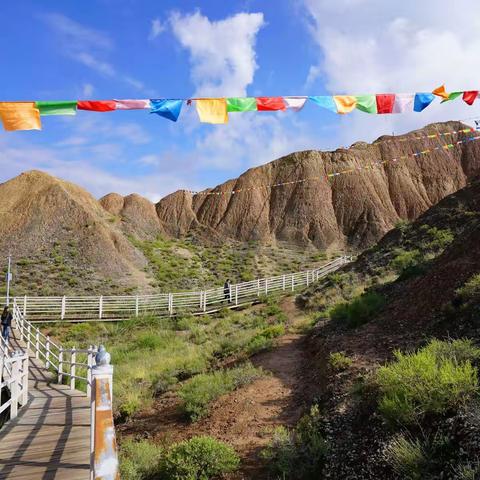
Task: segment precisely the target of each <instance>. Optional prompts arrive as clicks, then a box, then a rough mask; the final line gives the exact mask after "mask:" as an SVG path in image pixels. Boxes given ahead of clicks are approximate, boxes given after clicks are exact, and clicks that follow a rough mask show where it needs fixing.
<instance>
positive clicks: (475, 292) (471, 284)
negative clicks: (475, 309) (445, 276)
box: [456, 273, 480, 302]
mask: <svg viewBox="0 0 480 480" xmlns="http://www.w3.org/2000/svg"><path fill="white" fill-rule="evenodd" d="M456 293H457V295H460V297H461V298H462V300H463V301H465V302H470V301H472V300H476V299H478V298H480V273H477V274H476V275H473V276H472V277H470V278H469V280H468V281H467V282H466V283H465V285H463V287H460V288H458V289H457V290H456Z"/></svg>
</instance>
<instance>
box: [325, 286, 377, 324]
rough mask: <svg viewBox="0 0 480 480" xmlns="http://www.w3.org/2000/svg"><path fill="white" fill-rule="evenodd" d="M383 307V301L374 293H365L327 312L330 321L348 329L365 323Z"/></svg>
mask: <svg viewBox="0 0 480 480" xmlns="http://www.w3.org/2000/svg"><path fill="white" fill-rule="evenodd" d="M384 305H385V299H384V297H382V296H381V295H380V294H378V293H376V292H366V293H363V294H361V295H359V296H357V297H354V298H353V299H352V300H351V301H349V302H342V303H339V304H337V305H335V306H333V307H332V308H330V310H329V312H328V313H329V316H330V319H331V320H333V321H336V322H341V323H343V324H345V325H346V326H347V327H349V328H356V327H359V326H360V325H363V324H365V323H367V322H368V321H369V320H370V319H371V318H372V317H374V316H375V315H376V314H377V313H378V312H379V311H380V310H381V309H382V308H383V306H384Z"/></svg>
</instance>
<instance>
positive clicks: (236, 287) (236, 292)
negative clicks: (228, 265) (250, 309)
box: [235, 283, 238, 305]
mask: <svg viewBox="0 0 480 480" xmlns="http://www.w3.org/2000/svg"><path fill="white" fill-rule="evenodd" d="M235 305H238V283H237V284H236V285H235Z"/></svg>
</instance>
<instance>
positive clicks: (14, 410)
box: [10, 357, 20, 419]
mask: <svg viewBox="0 0 480 480" xmlns="http://www.w3.org/2000/svg"><path fill="white" fill-rule="evenodd" d="M12 358H13V361H12V378H11V380H12V382H11V383H10V395H11V397H10V398H11V402H10V419H13V418H16V417H17V415H18V401H19V398H18V380H19V378H18V376H19V374H20V362H19V361H18V360H17V359H15V357H12Z"/></svg>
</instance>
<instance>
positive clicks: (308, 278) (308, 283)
mask: <svg viewBox="0 0 480 480" xmlns="http://www.w3.org/2000/svg"><path fill="white" fill-rule="evenodd" d="M309 280H310V277H309V271H308V270H307V287H308V286H309V285H310V282H309Z"/></svg>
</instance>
